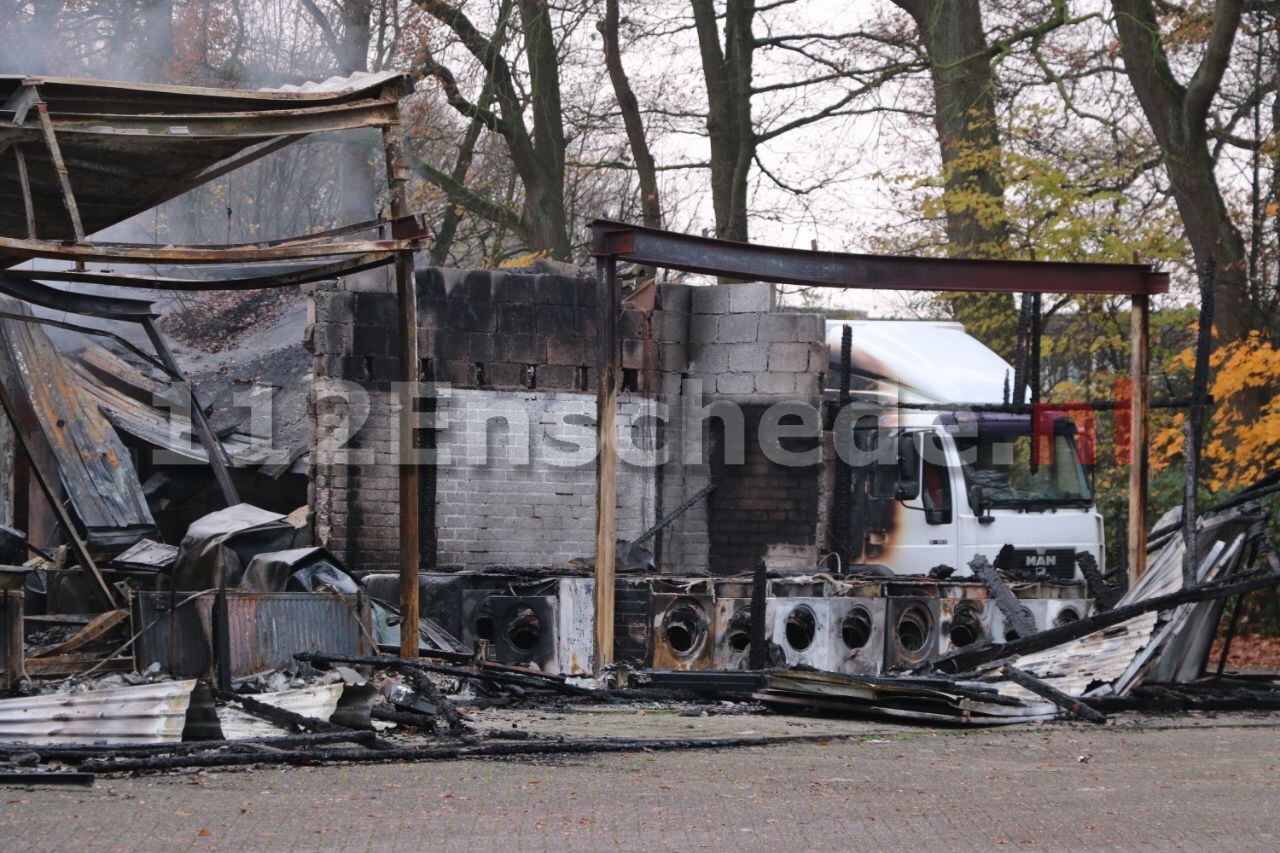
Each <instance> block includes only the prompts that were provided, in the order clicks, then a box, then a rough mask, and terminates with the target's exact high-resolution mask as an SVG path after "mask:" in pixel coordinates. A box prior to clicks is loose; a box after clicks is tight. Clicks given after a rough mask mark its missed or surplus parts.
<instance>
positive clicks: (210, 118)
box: [37, 98, 399, 144]
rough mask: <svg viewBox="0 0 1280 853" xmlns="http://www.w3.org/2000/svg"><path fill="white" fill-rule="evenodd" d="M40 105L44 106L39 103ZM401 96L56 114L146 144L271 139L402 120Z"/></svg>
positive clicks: (80, 127) (76, 130)
mask: <svg viewBox="0 0 1280 853" xmlns="http://www.w3.org/2000/svg"><path fill="white" fill-rule="evenodd" d="M37 108H38V107H37ZM398 116H399V108H398V106H397V103H396V102H395V101H391V100H383V99H381V98H370V99H367V100H363V101H355V102H351V103H345V104H326V105H324V106H315V107H300V108H298V109H289V110H262V111H252V112H249V111H244V112H224V113H197V114H159V115H142V114H138V115H130V114H110V113H92V114H77V113H71V112H63V111H58V112H57V113H56V115H54V116H51V117H50V121H51V122H52V124H53V127H54V128H56V130H57V132H58V133H62V134H73V135H75V136H85V135H88V136H125V137H128V138H129V139H130V141H137V142H139V143H142V144H145V143H147V142H155V141H164V140H168V141H172V140H174V139H184V140H187V139H270V138H271V137H275V136H300V135H301V136H305V135H307V134H311V133H328V132H332V131H338V130H357V129H359V128H362V127H383V126H385V125H387V124H389V123H391V122H393V121H397V120H398Z"/></svg>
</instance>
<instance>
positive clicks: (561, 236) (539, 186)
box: [416, 0, 571, 260]
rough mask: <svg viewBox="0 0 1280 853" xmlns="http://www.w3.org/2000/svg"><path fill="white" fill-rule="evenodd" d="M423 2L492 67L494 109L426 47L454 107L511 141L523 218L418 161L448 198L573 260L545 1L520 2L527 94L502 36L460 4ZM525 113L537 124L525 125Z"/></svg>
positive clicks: (533, 245)
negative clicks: (474, 98) (470, 94)
mask: <svg viewBox="0 0 1280 853" xmlns="http://www.w3.org/2000/svg"><path fill="white" fill-rule="evenodd" d="M416 2H417V4H418V6H420V7H421V8H422V9H423V10H425V11H426V12H427V13H428V14H430V15H431V16H432V17H433V18H435V19H436V20H438V21H439V22H440V23H441V24H443V25H445V26H446V27H448V28H449V29H450V30H452V31H453V33H454V34H455V35H456V36H457V37H458V40H459V41H460V42H461V43H462V45H463V47H465V48H466V49H467V50H468V51H469V52H470V53H471V54H472V55H473V56H474V57H475V58H476V59H477V60H479V61H480V62H481V63H482V64H483V65H484V67H485V68H486V70H487V73H488V75H489V82H490V83H491V84H492V91H493V97H494V100H495V102H496V104H497V107H498V109H497V111H496V112H495V111H493V110H490V109H489V108H488V107H487V106H482V105H479V104H476V103H472V102H471V101H469V100H467V98H466V97H465V96H464V95H463V94H462V92H461V90H460V89H459V87H458V83H457V79H456V78H455V77H454V75H453V72H452V71H451V70H450V69H449V68H448V67H446V66H444V65H443V64H441V63H440V62H438V61H437V60H436V59H435V57H434V56H433V55H432V54H431V52H430V51H429V50H428V51H426V53H425V57H424V59H423V68H424V70H425V71H426V73H428V74H430V75H432V76H433V77H435V78H436V80H437V81H438V82H439V83H440V84H441V87H442V88H443V90H444V94H445V97H446V98H447V100H448V102H449V104H450V106H452V107H453V108H454V109H455V110H457V111H458V112H459V113H461V114H462V115H464V116H466V117H467V118H471V119H479V120H480V121H481V122H482V123H483V124H484V126H485V127H487V128H489V129H490V130H492V131H494V132H495V133H498V134H499V135H501V136H502V138H503V140H504V141H505V142H506V145H507V150H508V152H509V153H510V155H511V163H512V165H513V166H514V167H515V170H516V173H517V174H518V175H519V176H520V184H521V186H522V188H523V189H524V204H523V207H522V209H521V211H520V215H519V217H518V219H516V218H515V217H513V216H511V215H510V212H509V211H508V209H507V207H506V205H503V204H500V203H497V202H494V201H492V200H490V199H486V198H484V197H483V196H481V195H480V194H478V193H476V192H474V191H473V190H471V189H470V188H469V187H466V186H463V185H461V184H459V183H458V182H457V181H455V180H453V178H452V177H451V175H450V174H449V173H447V172H444V171H441V170H439V169H435V168H434V167H432V166H431V165H430V164H427V163H424V162H423V161H421V160H419V161H417V165H418V168H419V170H420V171H421V172H422V173H423V174H424V176H425V177H426V178H427V180H429V181H431V182H432V183H434V184H436V185H437V186H439V187H441V188H442V189H443V190H444V191H445V192H446V193H447V194H448V196H449V199H450V201H452V202H454V203H455V204H461V205H463V206H464V207H466V208H467V209H469V210H472V211H473V212H476V213H477V214H479V215H481V216H485V217H487V218H490V219H492V220H493V221H494V222H497V223H499V224H500V225H501V226H503V227H504V228H511V229H512V230H515V231H517V232H518V233H519V234H520V235H521V237H522V238H523V239H524V240H525V242H526V243H527V244H528V247H529V248H530V249H531V250H533V251H535V252H545V253H547V254H548V255H550V256H551V257H553V258H555V259H557V260H568V259H569V256H570V253H571V248H570V245H571V244H570V241H569V230H568V216H567V213H566V210H565V197H564V168H565V166H564V163H565V135H564V114H563V111H562V107H561V101H560V68H559V55H558V50H557V45H556V42H555V32H554V29H553V27H552V22H551V12H550V6H549V5H548V4H546V3H545V2H544V0H519V10H520V27H521V34H522V35H523V36H524V45H523V47H524V51H525V57H526V60H527V62H528V68H529V78H528V97H527V100H526V98H525V97H523V95H522V92H521V90H520V89H518V88H517V86H516V83H515V79H514V77H513V74H512V71H511V66H510V64H509V62H508V59H507V57H506V56H504V55H503V53H502V47H503V39H502V37H501V35H500V34H495V35H494V36H492V37H486V36H485V35H483V34H482V33H481V32H480V31H479V30H478V29H477V28H476V26H475V25H474V24H473V23H472V22H471V20H470V19H469V18H468V17H467V16H466V14H464V12H463V10H462V9H461V8H460V6H458V5H456V4H452V3H447V2H445V0H416ZM526 111H527V112H528V113H529V114H530V115H531V118H532V128H530V126H528V125H526V124H525V118H524V116H525V113H526Z"/></svg>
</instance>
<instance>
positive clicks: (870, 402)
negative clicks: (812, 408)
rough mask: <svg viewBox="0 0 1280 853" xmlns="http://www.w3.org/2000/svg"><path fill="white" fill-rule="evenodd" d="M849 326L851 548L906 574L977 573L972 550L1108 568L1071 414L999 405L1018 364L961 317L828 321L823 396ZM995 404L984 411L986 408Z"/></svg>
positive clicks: (1019, 567)
mask: <svg viewBox="0 0 1280 853" xmlns="http://www.w3.org/2000/svg"><path fill="white" fill-rule="evenodd" d="M845 325H848V326H851V327H852V357H851V367H852V370H851V379H852V381H851V384H850V387H851V392H852V399H853V402H852V403H851V404H850V406H849V407H848V408H847V409H846V410H845V411H844V413H843V414H842V415H841V416H840V417H839V418H838V419H837V421H836V424H835V429H836V446H837V452H841V451H842V448H843V451H844V452H847V453H848V456H847V457H846V458H848V460H849V461H850V463H851V465H852V476H851V480H852V482H851V493H850V499H849V512H850V521H849V526H848V530H849V537H850V541H851V546H850V552H851V553H850V557H851V560H852V562H853V563H855V564H876V565H882V566H885V567H887V568H889V569H890V570H892V571H893V573H894V574H898V575H919V574H926V573H928V572H929V571H930V570H931V569H934V568H935V567H938V566H948V567H951V568H952V569H954V570H955V576H956V577H963V576H965V575H968V574H970V570H969V565H968V564H969V561H970V560H971V559H972V558H973V557H974V556H975V555H977V554H981V555H983V556H985V557H986V558H987V559H988V560H991V561H993V562H995V561H996V558H997V555H998V554H999V553H1000V551H1001V549H1002V548H1004V546H1006V545H1009V546H1012V549H1013V550H1012V553H1011V554H1006V559H1007V560H1008V563H1007V565H1006V566H1004V567H1005V568H1009V569H1013V570H1015V571H1018V572H1020V573H1024V574H1027V575H1034V576H1037V577H1043V578H1045V579H1050V580H1053V579H1056V580H1064V581H1069V580H1074V579H1077V578H1078V577H1079V570H1078V568H1077V566H1076V554H1077V553H1078V552H1082V551H1083V552H1087V553H1089V554H1091V555H1092V556H1093V557H1094V558H1095V559H1096V560H1097V561H1098V565H1099V567H1101V566H1102V565H1103V557H1104V554H1103V550H1104V549H1103V527H1102V516H1101V515H1099V513H1098V511H1097V508H1096V507H1095V506H1094V501H1093V489H1092V484H1091V482H1090V478H1089V476H1088V475H1087V473H1086V469H1085V467H1084V465H1082V464H1081V461H1080V459H1079V455H1078V453H1077V447H1076V434H1075V432H1076V431H1075V425H1074V423H1073V422H1072V421H1071V419H1070V418H1069V417H1066V416H1065V415H1061V414H1055V413H1052V412H1041V413H1039V415H1038V416H1037V418H1036V419H1038V421H1039V427H1040V429H1039V436H1036V435H1035V434H1034V430H1033V416H1032V415H1031V414H1013V413H1009V412H1003V411H993V409H998V408H999V406H1000V405H1001V404H1003V403H1004V402H1005V394H1006V390H1005V389H1006V387H1007V385H1006V383H1012V376H1013V368H1012V367H1011V366H1010V365H1009V363H1008V362H1006V361H1005V360H1004V359H1002V358H1001V357H1000V356H998V355H997V354H996V353H995V352H993V351H992V350H990V349H989V348H987V347H986V346H985V345H983V344H982V343H981V342H979V341H978V340H976V339H975V338H973V337H971V336H969V335H967V334H965V331H964V327H963V326H961V325H960V324H959V323H949V322H922V321H897V320H867V321H839V320H835V321H828V323H827V347H828V352H829V353H830V369H829V370H828V373H827V377H828V378H827V386H828V394H829V395H830V394H831V393H832V389H833V388H836V387H838V385H839V381H840V360H841V337H842V334H843V327H844V326H845ZM988 407H990V408H988Z"/></svg>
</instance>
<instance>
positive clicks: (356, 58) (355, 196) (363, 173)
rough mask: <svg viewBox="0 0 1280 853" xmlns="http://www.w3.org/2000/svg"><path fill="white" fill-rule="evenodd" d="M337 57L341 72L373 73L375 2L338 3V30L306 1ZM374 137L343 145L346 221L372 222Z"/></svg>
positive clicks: (341, 208)
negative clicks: (371, 48) (372, 52)
mask: <svg viewBox="0 0 1280 853" xmlns="http://www.w3.org/2000/svg"><path fill="white" fill-rule="evenodd" d="M302 5H303V7H304V8H305V9H306V10H307V12H308V13H309V14H310V15H311V18H312V20H314V21H315V23H316V26H318V27H319V28H320V32H321V34H322V35H323V36H324V40H325V42H326V43H327V45H328V47H329V52H330V53H332V54H333V60H334V63H335V64H336V65H337V67H338V70H339V71H340V72H341V73H342V74H345V75H348V76H350V75H352V74H355V73H357V72H360V71H368V70H369V41H370V38H371V32H372V30H371V25H370V19H371V18H372V16H373V0H341V2H340V3H339V4H338V27H337V28H335V27H334V26H333V25H332V24H331V23H330V22H329V19H328V18H327V17H325V14H324V12H323V11H321V9H320V7H319V6H318V5H316V3H315V0H302ZM373 139H374V135H373V133H372V132H370V133H367V134H366V133H363V132H362V133H360V134H358V135H356V134H347V138H344V139H343V140H342V142H341V146H342V147H341V154H340V155H339V159H338V187H339V190H338V191H339V193H340V196H339V202H338V217H339V218H340V219H341V220H342V221H343V222H359V221H361V220H365V219H372V218H373V216H374V215H375V214H376V212H377V211H375V210H374V209H373V199H374V197H375V195H376V193H375V191H374V175H373V173H374V166H373V163H372V162H371V160H370V154H371V153H372V151H373V146H372V144H371V143H372V142H373Z"/></svg>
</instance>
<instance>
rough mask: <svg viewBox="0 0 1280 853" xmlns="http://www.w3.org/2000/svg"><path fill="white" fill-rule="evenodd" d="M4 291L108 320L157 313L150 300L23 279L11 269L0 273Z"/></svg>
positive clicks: (0, 289) (46, 305)
mask: <svg viewBox="0 0 1280 853" xmlns="http://www.w3.org/2000/svg"><path fill="white" fill-rule="evenodd" d="M0 293H5V294H7V295H9V296H12V297H13V298H14V299H19V300H22V301H23V302H29V303H31V304H32V305H39V306H40V307H42V308H48V309H50V310H52V311H62V312H70V313H72V314H82V315H84V316H86V317H101V318H103V319H106V320H132V321H138V320H142V319H144V318H146V317H155V316H156V313H155V311H154V310H153V306H152V303H151V301H150V300H146V299H129V298H128V297H124V296H105V295H98V294H93V293H76V292H74V291H68V290H57V289H55V288H52V287H47V286H45V285H43V284H40V283H39V282H36V281H30V280H23V277H21V276H12V275H10V273H9V272H7V271H6V272H3V273H0Z"/></svg>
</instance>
